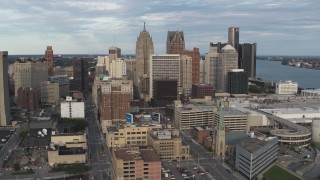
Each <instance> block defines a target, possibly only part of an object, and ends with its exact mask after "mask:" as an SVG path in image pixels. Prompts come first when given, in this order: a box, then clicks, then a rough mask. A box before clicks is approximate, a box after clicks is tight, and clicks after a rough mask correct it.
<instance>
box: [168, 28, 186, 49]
mask: <svg viewBox="0 0 320 180" xmlns="http://www.w3.org/2000/svg"><path fill="white" fill-rule="evenodd" d="M184 50H185V42H184V35H183V31H168V35H167V54H180V52H181V51H184Z"/></svg>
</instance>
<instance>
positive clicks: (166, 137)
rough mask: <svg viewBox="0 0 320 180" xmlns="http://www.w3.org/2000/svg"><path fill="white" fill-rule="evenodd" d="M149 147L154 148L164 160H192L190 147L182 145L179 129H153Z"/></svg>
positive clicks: (149, 137)
mask: <svg viewBox="0 0 320 180" xmlns="http://www.w3.org/2000/svg"><path fill="white" fill-rule="evenodd" d="M148 146H151V147H153V148H154V150H155V151H156V152H157V154H158V155H159V158H160V159H163V160H181V159H189V158H190V147H189V145H185V144H183V143H182V139H181V137H180V136H179V131H178V130H177V129H171V130H166V129H153V130H151V131H150V132H149V133H148Z"/></svg>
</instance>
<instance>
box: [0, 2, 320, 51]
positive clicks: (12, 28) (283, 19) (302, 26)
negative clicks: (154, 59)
mask: <svg viewBox="0 0 320 180" xmlns="http://www.w3.org/2000/svg"><path fill="white" fill-rule="evenodd" d="M319 6H320V5H319V4H318V3H317V2H316V1H315V0H307V1H303V2H301V1H297V0H290V1H284V0H280V1H275V0H263V1H253V0H245V1H241V2H234V1H232V0H216V1H210V0H174V1H170V2H168V3H165V2H162V1H147V0H139V1H129V0H119V1H105V0H104V1H97V0H95V1H89V0H81V1H73V0H68V1H50V0H49V1H40V0H32V1H25V0H24V1H9V0H5V1H3V2H2V4H1V7H0V15H1V17H2V18H1V20H0V22H1V23H0V24H1V25H0V26H2V28H0V41H1V45H0V49H1V50H7V51H9V54H10V55H19V54H44V51H45V49H46V46H48V45H52V46H53V50H54V53H55V54H107V53H108V48H109V47H111V46H117V47H120V48H121V49H122V53H123V54H134V53H135V42H136V40H137V37H138V35H139V32H140V31H142V30H143V23H144V22H146V29H147V31H149V33H150V35H151V36H152V39H153V43H154V50H155V51H154V52H155V53H156V54H163V53H165V50H166V40H167V38H166V37H167V32H168V30H181V31H184V35H185V42H186V49H192V48H193V47H199V48H200V53H201V54H204V53H206V52H208V51H209V43H210V42H213V43H216V42H227V41H228V28H229V27H231V26H235V27H239V28H240V43H254V42H256V43H257V47H258V48H257V55H310V56H315V55H319V49H320V44H319V41H320V37H319V36H318V33H317V32H318V31H319V29H320V25H319V24H318V7H319Z"/></svg>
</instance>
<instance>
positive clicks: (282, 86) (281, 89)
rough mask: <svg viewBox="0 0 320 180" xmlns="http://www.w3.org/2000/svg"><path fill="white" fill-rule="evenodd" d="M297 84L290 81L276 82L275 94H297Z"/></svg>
mask: <svg viewBox="0 0 320 180" xmlns="http://www.w3.org/2000/svg"><path fill="white" fill-rule="evenodd" d="M297 93H298V83H296V82H292V81H285V82H278V83H277V84H276V94H288V95H290V94H297Z"/></svg>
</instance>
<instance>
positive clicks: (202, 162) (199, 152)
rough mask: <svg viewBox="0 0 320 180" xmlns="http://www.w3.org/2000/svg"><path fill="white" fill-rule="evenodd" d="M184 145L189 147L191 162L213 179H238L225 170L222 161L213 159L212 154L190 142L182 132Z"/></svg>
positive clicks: (190, 139)
mask: <svg viewBox="0 0 320 180" xmlns="http://www.w3.org/2000/svg"><path fill="white" fill-rule="evenodd" d="M180 134H181V138H182V140H183V142H184V143H186V144H189V145H190V153H191V155H192V161H193V162H194V163H195V164H198V165H199V166H200V167H201V169H203V170H205V171H207V172H208V173H209V174H210V175H211V176H212V179H213V177H214V178H215V179H219V180H220V179H221V180H222V179H225V180H228V179H239V178H238V177H236V176H234V175H233V174H232V172H229V171H227V170H226V168H225V167H224V166H223V160H222V159H219V158H216V157H213V155H212V152H209V151H207V150H206V149H205V148H203V147H202V146H201V145H200V144H195V143H193V142H192V137H191V136H190V135H188V134H186V133H184V132H182V133H180Z"/></svg>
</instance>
